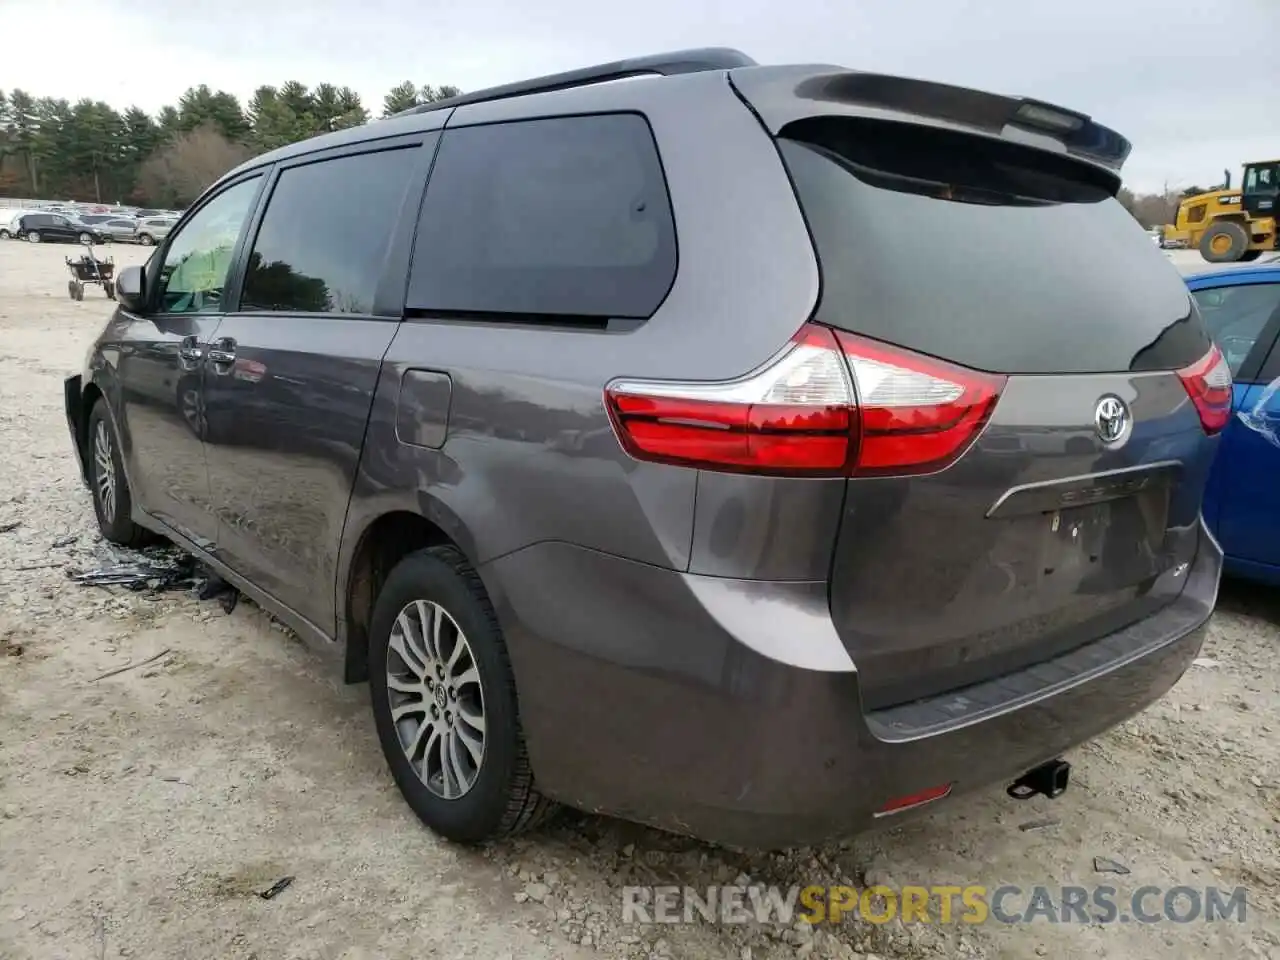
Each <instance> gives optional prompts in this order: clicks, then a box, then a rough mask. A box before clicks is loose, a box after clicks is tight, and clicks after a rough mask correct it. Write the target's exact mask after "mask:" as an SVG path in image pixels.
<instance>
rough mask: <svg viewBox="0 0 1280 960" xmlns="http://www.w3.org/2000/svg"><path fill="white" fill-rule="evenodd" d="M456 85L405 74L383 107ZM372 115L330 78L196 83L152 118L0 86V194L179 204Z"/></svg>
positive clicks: (403, 106)
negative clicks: (242, 94) (229, 86)
mask: <svg viewBox="0 0 1280 960" xmlns="http://www.w3.org/2000/svg"><path fill="white" fill-rule="evenodd" d="M460 92H461V91H459V90H458V88H457V87H454V86H449V85H445V86H439V87H433V86H430V85H424V86H418V85H417V84H415V83H413V82H412V81H408V80H406V81H405V82H404V83H401V84H399V85H398V86H396V87H393V88H392V89H391V90H390V91H389V92H388V93H387V95H386V96H385V97H383V100H382V111H381V115H382V116H384V117H385V116H389V115H391V114H393V113H398V112H399V111H401V110H407V109H408V108H410V107H413V106H416V105H418V104H422V103H430V102H433V101H435V100H442V99H445V98H446V97H452V96H456V95H457V94H458V93H460ZM370 118H371V115H370V111H369V110H368V108H366V107H365V106H364V104H363V103H362V102H361V100H360V95H359V94H357V93H356V92H355V91H354V90H352V89H351V88H350V87H337V86H334V85H333V84H329V83H322V84H319V85H317V86H316V87H314V88H308V87H307V86H306V85H304V84H301V83H298V82H296V81H290V82H288V83H285V84H283V85H282V86H280V87H274V86H262V87H259V88H258V89H257V90H255V91H254V94H253V96H252V97H251V98H250V99H249V102H248V103H247V104H244V105H242V104H241V103H240V100H239V99H238V98H237V97H236V96H235V95H234V94H231V93H227V92H226V91H224V90H212V89H210V88H209V87H208V86H207V85H205V84H201V85H200V86H197V87H191V88H190V89H188V90H187V91H186V93H184V94H183V95H182V96H181V97H180V98H179V99H178V102H177V103H176V104H172V105H169V106H166V107H163V108H162V109H161V110H160V111H159V113H157V114H155V115H154V116H153V115H151V114H149V113H147V112H146V111H145V110H142V109H140V108H139V107H130V108H128V109H127V110H125V111H124V112H119V111H117V110H116V109H115V108H113V107H112V106H111V105H110V104H107V103H104V102H102V101H101V100H91V99H88V98H85V99H83V100H79V101H78V102H76V103H74V104H73V103H70V102H69V101H67V100H60V99H54V98H52V97H35V96H33V95H32V94H31V93H28V92H27V91H25V90H19V89H14V90H10V91H8V92H5V91H3V90H0V197H31V198H40V199H56V200H78V201H85V202H90V201H92V202H100V203H117V202H124V203H132V204H137V205H140V206H156V207H165V208H180V207H184V206H186V205H187V204H188V203H190V202H191V201H192V200H194V199H195V198H196V197H197V196H199V194H200V192H201V191H202V190H203V189H204V188H205V187H206V186H208V185H209V184H210V183H212V182H213V181H214V180H215V179H217V178H218V177H219V176H221V175H222V174H223V173H225V172H226V171H227V170H229V169H231V168H232V167H234V166H236V165H237V164H239V163H241V162H243V161H244V160H247V159H249V158H250V157H253V156H255V155H257V154H259V153H264V152H266V151H268V150H274V149H275V148H277V147H281V146H284V145H285V144H289V143H293V142H295V141H298V140H304V139H306V138H307V137H312V136H315V135H316V134H320V133H327V132H329V131H331V130H341V129H343V128H344V127H353V126H357V125H359V124H362V123H365V122H366V121H368V120H369V119H370Z"/></svg>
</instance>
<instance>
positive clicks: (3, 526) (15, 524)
mask: <svg viewBox="0 0 1280 960" xmlns="http://www.w3.org/2000/svg"><path fill="white" fill-rule="evenodd" d="M20 526H22V521H21V520H10V521H8V522H7V523H0V533H8V532H9V531H10V530H17V529H18V528H19V527H20Z"/></svg>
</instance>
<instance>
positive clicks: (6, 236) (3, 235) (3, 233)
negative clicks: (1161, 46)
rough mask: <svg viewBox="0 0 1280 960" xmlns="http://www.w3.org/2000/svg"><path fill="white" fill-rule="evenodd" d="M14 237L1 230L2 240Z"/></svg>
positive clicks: (0, 237)
mask: <svg viewBox="0 0 1280 960" xmlns="http://www.w3.org/2000/svg"><path fill="white" fill-rule="evenodd" d="M12 236H13V234H11V233H10V232H9V231H8V230H0V240H8V239H9V238H10V237H12Z"/></svg>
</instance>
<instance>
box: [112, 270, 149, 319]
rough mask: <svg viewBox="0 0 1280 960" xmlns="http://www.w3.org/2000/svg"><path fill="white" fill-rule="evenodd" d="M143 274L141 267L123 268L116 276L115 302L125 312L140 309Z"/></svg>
mask: <svg viewBox="0 0 1280 960" xmlns="http://www.w3.org/2000/svg"><path fill="white" fill-rule="evenodd" d="M142 283H143V273H142V268H141V267H125V268H124V269H123V270H121V271H120V273H119V274H118V275H117V276H116V300H117V301H118V302H119V304H120V306H122V307H124V308H125V309H126V310H133V311H138V310H141V309H142V301H143V290H142Z"/></svg>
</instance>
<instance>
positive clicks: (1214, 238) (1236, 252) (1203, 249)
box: [1200, 220, 1249, 263]
mask: <svg viewBox="0 0 1280 960" xmlns="http://www.w3.org/2000/svg"><path fill="white" fill-rule="evenodd" d="M1248 246H1249V231H1248V230H1246V229H1245V228H1244V227H1243V226H1241V225H1240V224H1238V223H1236V222H1235V221H1234V220H1226V221H1221V222H1219V223H1215V224H1214V225H1213V226H1211V227H1210V228H1209V229H1208V230H1206V231H1205V232H1204V235H1203V236H1202V237H1201V238H1200V256H1202V257H1204V258H1205V259H1206V260H1207V261H1209V262H1210V263H1235V262H1236V261H1238V260H1239V259H1240V258H1241V257H1243V256H1244V254H1245V253H1247V252H1248Z"/></svg>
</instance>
